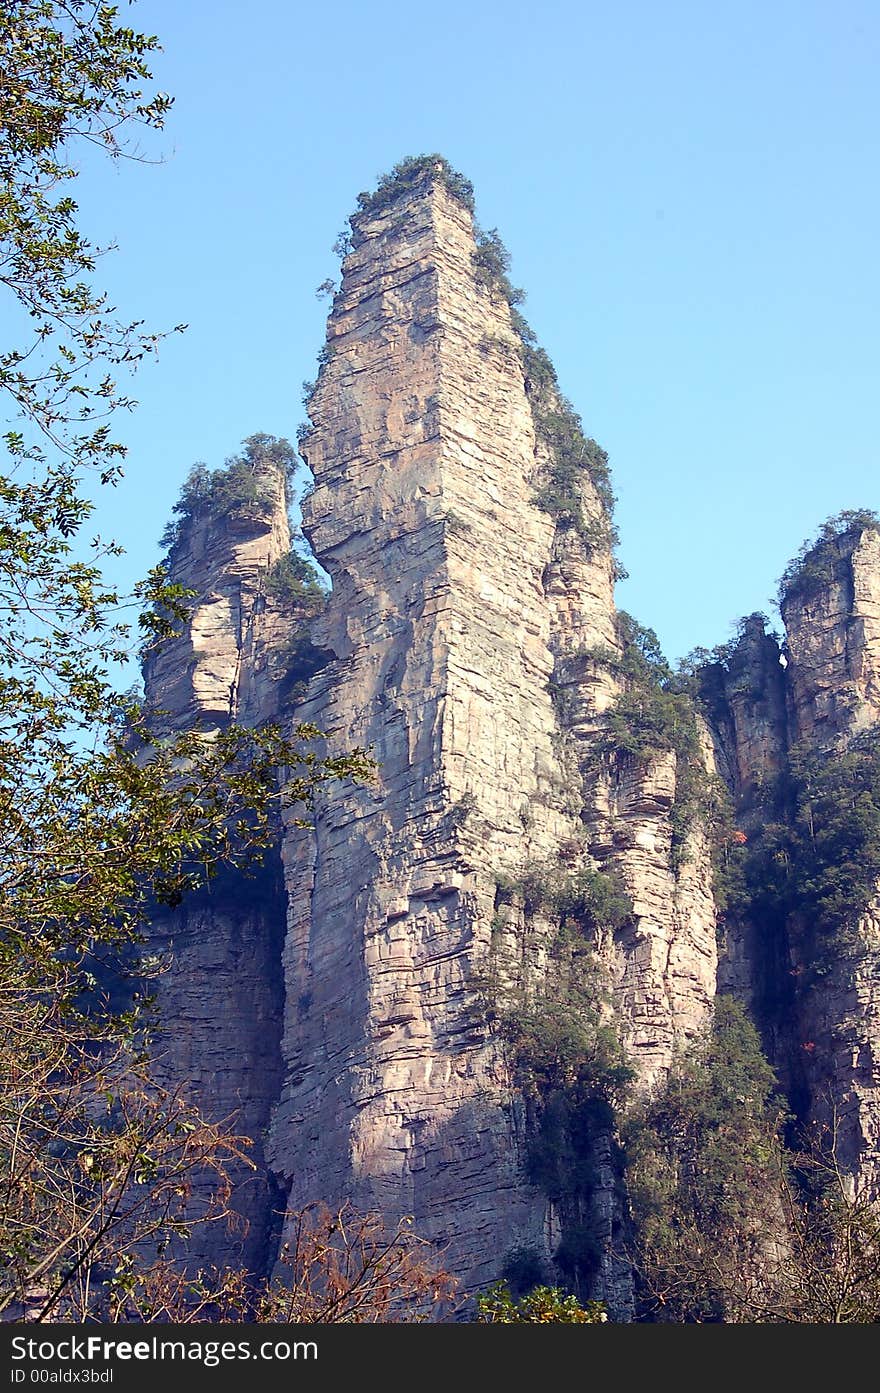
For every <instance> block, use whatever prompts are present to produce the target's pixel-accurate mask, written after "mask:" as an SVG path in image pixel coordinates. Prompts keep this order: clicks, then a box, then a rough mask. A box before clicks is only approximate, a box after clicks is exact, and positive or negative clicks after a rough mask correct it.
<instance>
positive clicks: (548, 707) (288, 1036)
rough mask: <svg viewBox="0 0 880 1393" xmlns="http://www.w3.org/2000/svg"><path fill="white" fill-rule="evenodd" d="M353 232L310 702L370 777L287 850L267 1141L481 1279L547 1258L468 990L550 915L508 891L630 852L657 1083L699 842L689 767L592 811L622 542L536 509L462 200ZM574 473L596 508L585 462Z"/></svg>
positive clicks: (307, 1190) (634, 781)
mask: <svg viewBox="0 0 880 1393" xmlns="http://www.w3.org/2000/svg"><path fill="white" fill-rule="evenodd" d="M353 225H354V229H355V232H354V247H353V249H352V250H351V252H350V254H349V255H348V257H347V259H346V262H345V267H344V276H343V282H342V288H341V290H340V291H339V292H338V294H337V296H336V298H335V301H334V306H333V312H332V314H331V317H330V322H329V326H328V337H327V346H326V349H325V352H324V355H323V356H324V359H325V366H324V367H323V369H322V372H321V375H320V378H319V381H318V385H317V389H316V391H315V393H314V395H313V397H312V399H311V402H310V405H309V411H310V415H311V419H312V423H313V427H312V430H311V433H310V435H309V437H308V439H307V441H306V443H305V446H304V452H305V454H306V456H307V459H308V463H309V466H310V468H311V469H312V471H313V473H314V476H315V488H314V491H313V493H312V494H311V496H310V497H309V499H308V501H307V502H306V504H305V507H304V530H305V531H306V533H307V535H308V536H309V538H310V541H311V543H312V545H313V547H314V549H315V552H316V555H317V557H318V559H319V561H320V563H321V565H322V566H323V567H324V568H325V569H326V570H327V571H328V572H329V574H330V575H331V577H332V581H333V591H332V596H331V599H330V602H329V606H328V609H327V611H326V613H325V615H324V616H323V617H322V619H321V621H320V623H319V625H318V626H317V628H316V630H315V641H316V642H317V643H318V644H319V645H320V646H321V647H322V648H325V649H328V650H330V651H332V652H333V654H334V655H335V658H334V660H333V661H332V662H331V663H330V664H329V665H328V666H327V667H326V668H325V669H324V670H323V671H322V672H321V673H320V675H319V676H318V677H317V678H316V679H315V680H314V681H313V683H312V686H311V688H310V691H309V696H308V700H307V702H306V703H305V705H304V707H303V708H302V713H301V714H302V716H303V717H304V718H306V719H308V720H310V721H313V722H314V723H315V724H316V725H317V726H319V727H320V728H321V729H322V730H324V731H325V732H327V736H328V742H329V746H330V748H331V749H333V750H343V749H345V748H347V747H350V746H352V745H356V744H360V745H369V746H371V747H372V750H373V753H374V755H375V757H376V759H377V760H378V764H379V771H378V776H377V780H376V783H375V785H374V786H373V787H372V788H367V789H360V790H356V789H336V790H333V791H332V794H331V795H330V796H329V797H328V798H326V799H322V800H321V803H320V806H319V808H318V810H317V816H316V820H315V828H314V833H313V835H311V836H306V835H303V834H300V833H298V832H296V831H295V830H294V831H292V832H291V834H290V836H289V837H288V838H287V840H286V842H285V848H284V856H285V867H286V873H287V884H288V896H289V905H290V912H289V930H288V938H287V944H286V948H285V972H286V983H287V1001H288V1009H287V1015H286V1021H285V1038H284V1055H285V1082H284V1088H283V1093H282V1098H281V1102H280V1104H279V1107H278V1109H277V1110H276V1115H275V1119H274V1122H273V1127H272V1141H271V1156H272V1163H273V1166H274V1167H275V1168H276V1170H277V1172H278V1173H279V1175H281V1176H283V1177H284V1179H285V1184H286V1186H287V1188H288V1204H289V1206H290V1207H291V1209H297V1208H299V1207H300V1206H301V1205H302V1204H303V1203H305V1202H307V1201H309V1200H311V1199H315V1198H319V1197H320V1198H324V1199H327V1200H328V1201H330V1202H331V1203H333V1202H336V1201H338V1200H340V1199H343V1198H348V1197H351V1198H353V1199H354V1200H355V1202H356V1203H358V1204H360V1205H361V1206H363V1207H378V1208H380V1209H381V1210H382V1211H383V1212H384V1213H385V1214H386V1215H389V1216H391V1217H394V1216H397V1215H400V1214H403V1213H408V1214H412V1215H414V1221H415V1226H416V1228H417V1229H418V1231H419V1232H421V1233H424V1234H426V1235H428V1236H430V1237H431V1238H433V1239H435V1240H436V1241H437V1242H438V1243H440V1244H442V1245H444V1247H445V1251H446V1260H447V1262H449V1263H450V1264H451V1266H452V1267H453V1269H454V1270H455V1271H456V1272H458V1273H459V1274H460V1275H462V1276H463V1277H464V1278H465V1281H466V1282H467V1283H468V1285H470V1286H475V1285H478V1284H480V1283H482V1282H485V1281H487V1280H489V1279H491V1278H493V1277H494V1276H496V1275H497V1273H498V1270H499V1266H500V1262H501V1260H502V1259H503V1256H504V1254H505V1252H507V1251H509V1250H510V1249H511V1248H513V1247H516V1246H523V1245H526V1246H532V1247H535V1246H536V1247H539V1248H540V1249H542V1250H543V1251H545V1252H546V1253H547V1254H548V1255H549V1253H550V1250H551V1247H552V1234H553V1226H554V1217H553V1213H552V1209H551V1208H550V1207H548V1204H547V1202H546V1198H545V1197H544V1196H543V1195H541V1194H540V1193H538V1192H537V1191H536V1189H535V1187H534V1186H532V1185H531V1184H530V1183H529V1180H528V1175H527V1167H526V1145H525V1141H526V1139H525V1136H524V1132H523V1110H522V1106H521V1103H520V1101H519V1099H518V1095H517V1091H516V1088H515V1086H514V1084H515V1081H514V1080H513V1079H512V1077H511V1072H510V1068H509V1061H508V1060H507V1059H506V1057H505V1053H504V1050H503V1048H502V1045H501V1043H500V1041H499V1039H498V1037H497V1034H496V1033H495V1032H493V1030H492V1028H491V1025H490V1021H489V1020H488V1019H487V1011H486V1003H485V1001H484V1000H483V999H482V998H481V996H480V994H479V991H478V990H477V984H478V979H479V976H480V972H481V969H482V967H483V965H484V963H485V961H486V957H487V955H488V954H489V952H490V948H491V947H492V946H493V942H492V936H493V928H494V930H495V935H496V939H495V944H494V946H495V947H496V948H497V947H498V941H499V939H500V940H501V942H502V947H506V948H507V949H508V950H509V951H510V952H511V953H512V954H514V955H517V954H518V955H519V956H520V958H522V956H523V954H525V955H526V956H528V955H529V954H532V955H533V956H534V961H535V963H536V964H537V965H538V969H539V970H540V961H541V954H542V952H545V951H546V943H547V937H548V935H549V934H550V933H551V926H550V925H549V924H545V925H544V926H543V927H542V924H541V922H540V916H537V918H536V919H535V920H534V921H533V922H532V924H531V925H530V926H528V927H527V926H526V924H525V917H526V916H525V912H524V907H523V905H522V903H521V901H518V900H517V897H516V894H515V893H514V894H513V896H512V897H511V902H510V904H509V905H508V906H507V907H506V909H505V912H504V913H499V885H500V884H503V883H507V884H511V883H512V884H514V885H515V884H516V883H517V881H518V879H520V878H522V877H523V875H524V874H525V873H526V872H528V871H529V870H533V869H534V868H536V867H538V868H547V869H552V870H553V871H554V872H557V873H558V872H559V870H560V867H562V868H563V869H564V868H568V869H569V870H572V869H576V868H577V866H579V865H596V864H599V863H603V864H604V863H606V862H607V863H610V864H614V865H615V866H618V867H619V869H620V872H621V875H622V878H623V880H624V882H625V884H626V886H627V888H628V889H629V890H630V891H631V893H632V895H633V897H634V899H635V902H636V903H635V918H634V921H633V926H632V928H631V929H629V930H628V931H627V933H626V935H624V936H621V937H620V939H619V941H617V942H613V943H607V944H605V945H603V949H604V952H605V957H606V959H607V962H608V964H609V968H610V972H611V975H612V978H613V986H614V991H615V996H616V999H617V1001H618V1005H619V1010H620V1014H621V1020H622V1028H623V1033H624V1036H625V1039H626V1040H627V1042H628V1044H629V1047H630V1049H631V1052H632V1054H633V1057H634V1058H635V1059H636V1062H637V1066H638V1068H639V1070H640V1072H641V1073H642V1074H643V1076H644V1077H645V1078H646V1079H650V1078H652V1077H654V1076H656V1075H657V1074H658V1072H659V1071H662V1069H663V1068H664V1067H665V1066H666V1065H668V1063H669V1060H670V1057H671V1051H672V1049H673V1046H674V1043H675V1041H676V1040H677V1039H681V1038H683V1037H686V1035H687V1034H688V1033H689V1032H692V1031H693V1030H695V1029H696V1028H697V1027H698V1026H699V1025H700V1024H701V1023H702V1022H703V1020H704V1019H705V1013H706V1008H707V1005H708V1003H709V1002H710V1000H711V993H712V986H713V981H714V918H713V914H712V905H711V897H710V895H709V892H708V889H707V886H708V875H707V867H706V865H705V859H704V858H703V857H702V853H700V854H699V855H698V856H697V858H696V860H695V862H694V863H693V864H692V865H691V866H690V867H689V869H688V871H687V873H686V874H685V875H684V876H679V877H676V876H675V875H674V873H673V872H672V871H671V870H670V866H669V854H668V853H669V839H670V831H669V810H670V806H671V803H672V799H673V797H674V789H675V772H674V757H673V759H672V763H670V762H669V760H667V761H665V762H662V761H661V762H660V764H658V766H657V767H653V766H652V767H651V768H649V769H644V768H633V769H631V770H630V771H629V773H628V776H627V778H626V779H624V780H621V781H619V782H618V783H617V784H616V785H615V787H614V788H613V790H610V789H608V788H607V787H605V788H604V789H603V792H602V798H601V799H600V800H599V802H600V803H601V807H599V806H598V805H597V794H596V791H595V785H596V780H595V777H594V775H593V773H592V772H591V770H590V768H588V765H589V759H588V758H587V754H588V751H586V749H585V748H582V747H586V746H588V745H589V741H590V732H591V731H594V730H595V728H596V724H597V718H598V717H599V716H600V715H601V713H602V711H603V710H604V709H605V708H606V707H607V705H608V703H609V701H610V700H611V698H612V697H613V694H614V691H615V690H616V685H615V681H614V679H613V678H612V677H610V676H609V675H608V673H607V672H605V673H603V672H601V671H599V670H597V669H596V667H595V665H593V667H590V664H589V663H586V664H585V663H584V662H582V661H581V660H580V659H579V656H578V655H579V654H580V653H583V652H585V651H588V650H591V649H595V648H606V649H607V648H609V647H612V648H613V647H614V645H615V644H616V642H617V640H616V637H615V626H614V609H613V600H612V563H611V558H610V554H609V551H608V547H607V545H602V544H600V545H598V546H597V545H595V544H594V545H593V546H589V545H587V544H585V542H584V541H583V540H582V538H581V536H580V535H579V534H578V531H577V529H575V528H573V527H572V526H571V525H570V523H569V520H567V519H566V520H561V519H557V518H554V517H553V516H552V515H551V514H550V513H548V512H546V511H542V510H541V508H539V507H538V506H536V501H535V500H536V492H537V490H538V489H539V487H540V485H541V484H542V482H543V481H544V479H545V478H546V474H547V470H548V468H550V467H551V463H552V462H551V461H549V460H548V457H547V456H548V447H547V446H546V445H545V444H544V442H543V441H542V439H541V437H540V434H539V433H538V432H537V431H536V422H535V419H534V417H533V412H532V410H531V408H530V404H529V397H528V395H527V391H526V382H525V377H524V370H523V355H522V349H521V345H520V343H519V340H518V338H517V335H516V334H515V332H514V331H513V328H512V326H511V317H510V312H509V308H508V305H507V302H506V300H505V298H504V296H503V295H502V294H500V293H498V291H497V290H495V289H493V288H492V287H491V286H487V285H485V284H484V283H482V281H481V280H480V278H479V277H478V276H477V275H476V273H475V265H474V254H475V242H474V231H473V224H472V219H471V216H470V214H469V213H468V211H467V209H466V208H465V207H464V206H463V205H462V203H461V202H460V201H459V200H458V199H457V198H455V197H454V196H453V195H451V194H450V193H449V192H448V191H447V190H446V188H445V187H444V184H443V182H442V181H441V180H439V179H437V180H433V179H426V180H425V181H424V182H423V184H421V185H420V186H419V187H417V188H416V189H414V190H409V191H405V192H403V193H402V194H401V195H400V196H399V197H398V198H397V199H395V200H394V201H393V202H392V203H391V204H390V205H389V206H388V207H387V208H385V209H382V210H380V211H379V212H377V213H374V214H363V215H361V216H360V217H358V218H357V219H355V220H354V223H353ZM581 490H582V499H583V508H584V512H585V514H586V516H587V517H588V518H590V519H594V520H595V519H599V518H600V517H601V514H602V504H601V501H600V499H599V497H598V495H597V494H596V493H595V491H594V490H593V489H592V486H591V484H590V481H589V477H588V475H587V474H586V473H585V474H584V476H583V479H582V482H581ZM586 668H590V670H589V671H587V670H586ZM573 671H574V672H575V674H576V675H575V676H574V677H573V676H572V672H573ZM563 686H564V687H565V688H566V689H567V694H566V695H567V700H566V702H565V710H564V711H562V710H560V705H559V695H560V690H561V687H563ZM602 800H604V801H602ZM600 823H601V835H599V832H598V830H597V829H599V827H600ZM594 852H595V853H596V855H598V857H599V861H598V862H597V860H596V859H595V856H594ZM542 942H543V944H544V946H543V948H542V946H541V945H542Z"/></svg>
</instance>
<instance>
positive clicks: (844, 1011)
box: [714, 525, 880, 1193]
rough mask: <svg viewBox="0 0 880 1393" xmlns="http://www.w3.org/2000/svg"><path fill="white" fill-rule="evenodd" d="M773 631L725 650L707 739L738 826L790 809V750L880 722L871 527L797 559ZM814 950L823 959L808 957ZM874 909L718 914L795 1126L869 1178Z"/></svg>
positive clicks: (731, 984) (879, 1016)
mask: <svg viewBox="0 0 880 1393" xmlns="http://www.w3.org/2000/svg"><path fill="white" fill-rule="evenodd" d="M781 610H782V616H783V620H784V623H785V630H786V632H785V641H784V643H783V644H782V646H781V648H780V646H779V644H778V643H777V641H776V640H775V639H774V638H773V637H771V636H770V635H768V634H766V633H765V632H764V625H763V623H762V622H761V618H760V616H754V617H753V618H752V619H751V620H749V621H746V622H745V623H744V626H743V630H742V633H741V636H740V639H739V641H738V643H737V644H736V645H735V646H734V648H733V650H732V652H731V653H730V654H729V655H728V656H727V660H726V664H725V670H724V675H723V679H722V681H721V687H722V689H723V693H722V696H721V698H720V700H718V701H716V703H715V705H714V713H715V717H716V738H717V740H718V744H719V748H720V749H721V750H722V751H723V762H724V764H725V768H726V771H727V777H728V782H729V785H730V787H731V790H732V792H733V794H734V797H735V800H736V804H737V810H738V816H739V821H740V825H741V826H742V827H743V828H744V829H745V832H746V834H747V835H748V837H749V838H750V839H752V840H757V841H758V842H760V838H761V835H762V826H763V823H764V822H765V821H768V820H769V821H771V822H772V821H774V820H775V821H781V822H785V820H786V819H787V818H788V817H789V816H790V799H791V787H792V784H791V779H792V765H791V759H792V758H795V759H796V760H798V761H803V760H804V758H814V757H815V756H816V755H820V756H822V757H824V758H825V759H826V760H828V761H831V762H833V761H834V760H835V759H838V758H840V757H842V756H843V755H845V754H846V752H847V751H848V750H849V749H850V748H851V747H852V743H853V741H856V740H858V739H859V737H860V736H862V735H863V734H865V733H866V732H869V731H872V730H877V729H878V721H880V682H878V677H880V622H878V616H880V534H878V532H877V531H876V529H875V528H873V527H862V526H858V525H857V526H852V527H849V528H845V529H844V530H843V531H842V532H840V533H839V535H835V536H829V537H825V538H824V539H823V540H822V541H821V542H820V543H819V544H817V545H816V546H815V547H814V548H812V549H811V550H810V551H809V552H807V553H806V555H805V556H804V558H803V560H802V562H801V564H800V566H799V567H795V568H794V570H793V572H792V575H791V577H790V578H789V580H788V583H787V587H786V590H785V592H784V595H783V599H782V605H781ZM819 953H821V959H820V958H819V957H818V956H817V954H819ZM878 980H880V915H878V909H877V902H876V901H875V902H874V903H873V904H871V905H868V906H867V907H866V910H865V913H864V914H863V915H862V917H861V919H860V921H859V923H858V925H857V927H856V928H855V931H854V933H853V934H851V935H842V936H837V937H836V938H834V939H832V940H831V941H830V943H829V944H826V945H825V946H824V947H822V946H821V945H819V944H818V943H817V937H816V933H815V931H814V928H813V925H812V923H811V916H810V914H809V913H808V912H806V911H804V910H798V911H792V912H789V913H788V914H785V913H780V912H779V911H778V910H776V911H774V910H773V908H772V906H771V907H769V908H768V907H766V906H765V907H764V908H763V909H761V907H760V905H759V906H758V907H757V908H756V910H755V912H754V913H753V914H752V915H751V916H746V917H745V918H740V919H737V918H736V917H735V916H734V917H733V919H732V920H731V921H730V922H729V923H728V925H727V928H726V934H725V951H724V954H723V956H722V961H721V965H720V982H721V985H722V986H724V987H727V988H729V989H733V990H735V991H736V992H738V993H739V994H740V995H742V996H744V997H745V998H746V999H747V1000H749V1001H750V1002H751V1004H752V1005H753V1008H754V1010H755V1014H756V1016H757V1018H758V1019H759V1021H760V1023H761V1026H762V1031H763V1035H764V1041H765V1046H766V1047H767V1049H768V1053H769V1055H770V1057H771V1059H772V1061H773V1063H774V1065H775V1067H776V1068H777V1071H778V1073H779V1075H780V1078H781V1079H782V1081H783V1083H784V1084H785V1087H786V1091H787V1093H788V1096H789V1099H790V1101H791V1102H792V1105H793V1106H794V1108H795V1112H796V1114H797V1116H798V1118H799V1120H800V1121H801V1122H802V1123H807V1124H811V1123H812V1124H819V1125H820V1126H821V1127H823V1128H825V1136H826V1139H827V1138H828V1137H829V1136H830V1134H831V1129H832V1128H833V1129H834V1132H835V1135H836V1153H837V1157H838V1159H839V1160H840V1162H841V1163H842V1164H843V1166H844V1168H845V1170H846V1171H847V1173H848V1174H849V1175H850V1177H851V1178H852V1182H853V1184H854V1185H855V1186H857V1187H859V1188H867V1189H868V1190H869V1191H870V1192H872V1193H877V1192H878V1186H880V1160H878V1144H880V1092H878V1074H877V1067H876V1060H877V1054H878V1048H880V989H878Z"/></svg>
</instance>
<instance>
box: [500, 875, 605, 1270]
mask: <svg viewBox="0 0 880 1393" xmlns="http://www.w3.org/2000/svg"><path fill="white" fill-rule="evenodd" d="M543 893H544V892H543V891H542V894H543ZM612 903H613V904H614V907H615V911H616V912H619V908H618V905H617V900H616V897H615V900H614V901H612ZM557 905H558V906H559V907H558V908H557V909H556V912H557V913H563V912H564V909H563V908H562V905H567V907H568V908H569V909H571V908H572V906H571V905H570V904H568V903H567V899H563V900H562V901H557ZM542 906H543V908H544V910H545V912H546V910H547V908H548V906H547V904H546V902H545V901H542ZM595 913H596V906H595V902H594V901H593V900H592V899H591V901H590V914H591V915H593V914H595ZM492 990H493V997H492V1005H493V1009H494V1011H495V1014H496V1017H497V1020H498V1024H499V1028H500V1031H501V1034H502V1036H503V1038H504V1039H505V1040H506V1042H507V1047H508V1050H509V1052H510V1059H511V1063H512V1067H513V1075H514V1078H515V1080H516V1082H517V1085H518V1087H519V1088H520V1090H521V1091H522V1093H523V1096H524V1098H525V1100H526V1105H527V1114H528V1141H527V1156H528V1169H529V1178H530V1179H531V1181H532V1182H533V1184H535V1185H538V1186H540V1188H541V1189H542V1190H543V1191H544V1193H545V1194H546V1195H547V1196H548V1198H549V1199H551V1200H552V1201H553V1203H554V1204H555V1205H556V1207H557V1210H558V1213H559V1214H560V1217H561V1219H562V1226H563V1237H562V1241H561V1243H560V1245H559V1248H558V1250H557V1252H556V1254H555V1257H556V1261H557V1262H558V1263H559V1265H560V1268H561V1269H562V1271H563V1272H564V1273H565V1275H566V1277H567V1278H568V1279H569V1280H570V1281H571V1282H572V1284H573V1285H575V1286H579V1287H580V1286H583V1287H585V1288H587V1289H588V1287H589V1283H590V1282H591V1280H592V1278H593V1276H594V1274H595V1271H596V1269H597V1265H598V1261H599V1258H600V1255H601V1254H600V1245H599V1244H598V1242H597V1241H596V1237H595V1235H594V1233H593V1232H592V1231H591V1228H590V1224H589V1220H588V1218H587V1219H585V1216H588V1215H589V1212H590V1207H591V1202H592V1196H593V1193H594V1189H595V1184H596V1166H595V1147H596V1143H597V1140H598V1138H599V1137H600V1136H603V1135H605V1134H607V1133H608V1132H609V1131H612V1132H613V1129H614V1120H615V1114H616V1110H617V1109H618V1108H619V1107H620V1106H621V1104H622V1101H623V1099H624V1098H625V1097H626V1094H627V1090H628V1088H629V1084H630V1082H631V1080H632V1077H633V1074H632V1070H631V1069H630V1068H629V1066H628V1064H627V1063H626V1059H625V1056H624V1053H623V1049H622V1046H621V1044H620V1041H619V1039H618V1036H617V1031H616V1028H615V1026H614V1023H613V1019H612V1017H611V1015H610V1011H609V1004H608V993H607V987H606V984H605V981H604V977H603V972H602V969H601V967H600V964H599V961H598V959H597V957H596V954H595V953H594V952H593V950H592V947H591V945H590V944H589V943H588V942H587V940H586V939H585V937H584V934H583V932H582V930H581V929H580V928H578V927H577V925H576V924H575V923H574V921H573V920H572V919H571V918H567V919H566V920H565V922H564V924H563V926H562V927H560V929H559V930H558V932H557V934H556V936H555V940H554V942H553V943H552V945H551V948H550V952H549V961H548V963H547V965H546V971H545V973H544V975H543V977H542V978H541V980H540V981H533V980H530V979H529V977H528V975H527V974H526V973H524V972H523V970H522V969H521V968H519V969H516V968H513V970H512V967H511V964H504V963H501V964H495V972H494V974H493V978H492Z"/></svg>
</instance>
